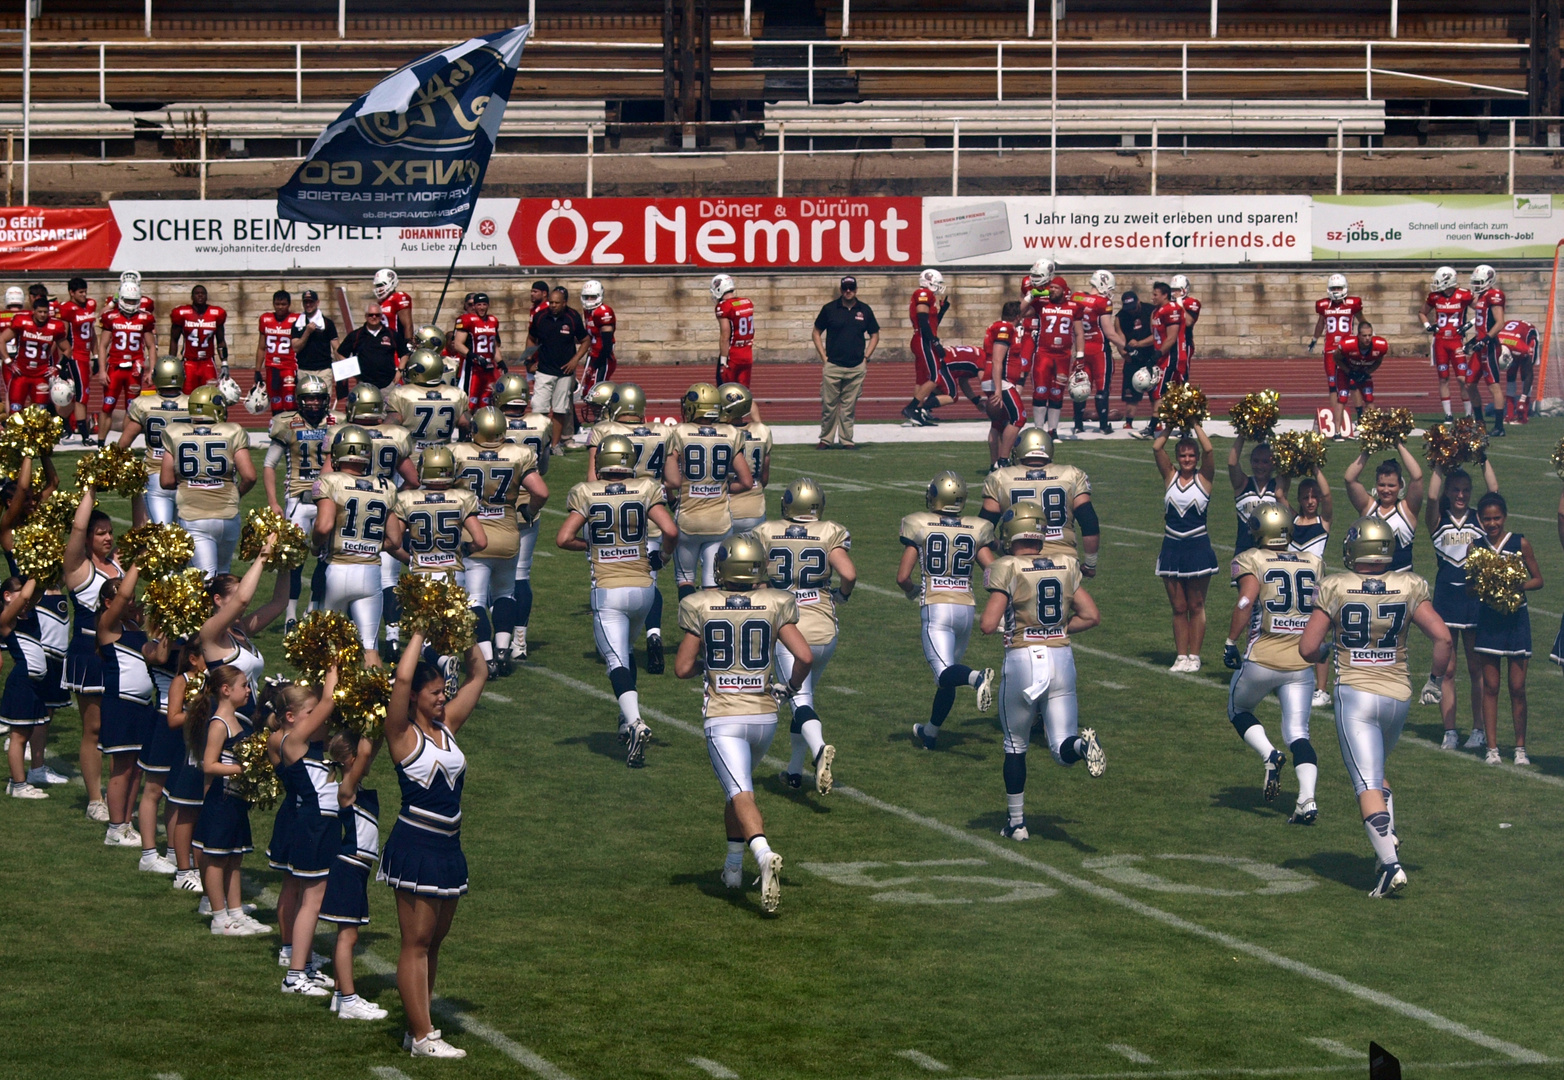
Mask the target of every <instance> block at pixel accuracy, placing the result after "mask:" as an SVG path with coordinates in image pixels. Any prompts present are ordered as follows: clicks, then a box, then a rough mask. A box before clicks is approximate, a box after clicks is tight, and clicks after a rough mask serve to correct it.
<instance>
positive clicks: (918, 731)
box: [912, 724, 936, 750]
mask: <svg viewBox="0 0 1564 1080" xmlns="http://www.w3.org/2000/svg"><path fill="white" fill-rule="evenodd" d="M926 730H927V729H926V728H925V727H924V726H923V725H922V724H913V725H912V737H913V738H914V739H916V740H917V741H918V745H919V746H921V747H923V749H925V750H932V749H934V740H935V738H936V736H933V735H926V734H924V732H925V731H926Z"/></svg>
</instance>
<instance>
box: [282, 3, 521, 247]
mask: <svg viewBox="0 0 1564 1080" xmlns="http://www.w3.org/2000/svg"><path fill="white" fill-rule="evenodd" d="M531 34H532V27H531V26H530V25H527V26H517V27H513V28H511V29H509V30H502V31H500V32H499V33H495V34H487V35H485V36H483V37H475V38H471V39H469V40H467V41H464V42H462V43H461V44H460V45H453V46H452V47H451V48H449V49H444V50H441V51H440V52H437V53H430V54H429V55H428V56H425V57H421V58H420V59H418V60H415V61H413V62H412V63H411V64H408V65H407V66H406V67H404V68H402V69H401V70H399V71H397V72H396V73H395V74H393V75H390V76H387V77H386V78H385V79H383V80H381V81H380V82H379V83H377V84H376V85H375V87H374V89H372V90H370V91H369V93H367V94H364V95H363V96H362V97H360V98H359V99H358V100H357V101H355V102H354V103H353V104H352V105H350V106H348V108H347V109H346V110H344V112H343V113H342V115H341V116H339V117H337V119H336V120H335V121H333V122H332V124H331V125H330V126H329V127H327V128H326V130H325V131H323V132H321V133H320V137H319V138H317V139H316V140H315V145H314V146H312V147H310V152H309V156H308V157H306V158H305V159H304V164H302V165H300V166H299V168H298V169H297V170H296V171H295V172H294V174H293V176H292V178H291V179H289V181H288V182H287V183H286V184H284V185H283V186H282V187H280V188H278V189H277V216H278V217H280V218H285V219H288V220H291V221H309V222H315V223H318V224H323V225H361V226H369V227H380V226H388V227H394V226H417V225H426V226H434V225H456V226H459V227H460V228H462V229H464V230H465V229H466V228H467V223H468V222H469V221H470V220H471V219H472V212H473V209H474V207H475V206H476V205H477V202H478V191H479V189H480V188H481V187H482V186H483V174H484V172H485V171H486V170H487V169H488V167H489V155H490V154H491V153H493V152H494V142H495V139H496V138H497V137H498V136H499V131H500V121H501V120H502V119H503V118H504V116H505V105H506V102H507V100H508V99H509V97H510V92H511V87H512V85H513V84H514V83H515V81H516V65H517V62H518V61H519V60H520V59H521V48H522V45H524V44H525V43H526V40H527V38H528V37H529V36H530V35H531Z"/></svg>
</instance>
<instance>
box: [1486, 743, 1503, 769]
mask: <svg viewBox="0 0 1564 1080" xmlns="http://www.w3.org/2000/svg"><path fill="white" fill-rule="evenodd" d="M1483 762H1484V764H1487V765H1503V764H1504V758H1502V757H1500V756H1499V748H1498V747H1497V746H1490V747H1489V748H1488V753H1487V755H1486V756H1485V757H1484V758H1483Z"/></svg>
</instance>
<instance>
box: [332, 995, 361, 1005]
mask: <svg viewBox="0 0 1564 1080" xmlns="http://www.w3.org/2000/svg"><path fill="white" fill-rule="evenodd" d="M357 1000H358V995H357V994H342V995H340V996H339V997H338V999H337V1005H338V1007H339V1008H340V1007H341V1006H343V1005H352V1004H353V1003H354V1002H356V1001H357Z"/></svg>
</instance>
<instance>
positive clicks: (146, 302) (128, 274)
mask: <svg viewBox="0 0 1564 1080" xmlns="http://www.w3.org/2000/svg"><path fill="white" fill-rule="evenodd" d="M127 285H134V286H135V287H136V295H137V296H139V297H140V298H141V299H140V306H141V310H142V311H145V312H146V313H147V314H148V315H156V314H157V312H156V311H155V310H154V308H155V307H156V305H155V304H153V302H152V297H150V296H148V295H147V294H146V293H144V292H142V291H141V272H140V271H139V270H126V271H125V272H124V273H123V274H121V275H120V276H119V289H120V291H119V293H116V294H115V295H113V296H106V297H104V299H103V304H102V307H103V310H104V312H108V311H109V310H110V309H111V308H113V307H115V306H116V305H118V303H119V297H120V294H121V293H123V292H124V291H125V287H126V286H127Z"/></svg>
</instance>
